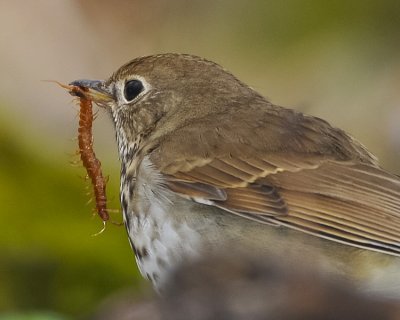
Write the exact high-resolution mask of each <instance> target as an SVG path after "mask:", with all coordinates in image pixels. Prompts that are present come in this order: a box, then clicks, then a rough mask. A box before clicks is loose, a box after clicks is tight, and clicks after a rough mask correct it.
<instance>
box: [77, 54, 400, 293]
mask: <svg viewBox="0 0 400 320" xmlns="http://www.w3.org/2000/svg"><path fill="white" fill-rule="evenodd" d="M70 85H71V86H78V87H81V88H84V89H85V90H84V92H83V94H84V95H85V96H86V98H87V99H90V100H92V101H93V102H94V103H96V104H97V105H98V106H99V107H101V108H104V109H106V110H107V111H108V113H109V114H110V116H111V119H112V122H113V124H114V127H115V132H116V141H117V145H118V153H119V158H120V162H121V172H120V173H121V179H120V202H121V207H122V211H123V219H124V224H125V226H126V229H127V233H128V239H129V242H130V244H131V247H132V249H133V251H134V254H135V257H136V262H137V265H138V268H139V270H140V272H141V273H142V275H143V276H144V277H145V278H147V279H149V280H150V281H151V283H152V284H153V286H154V288H155V289H156V290H158V291H162V288H163V284H165V282H166V281H167V280H168V278H169V277H170V275H171V273H173V272H174V270H176V269H177V268H178V267H179V266H180V265H181V264H182V263H184V262H187V261H194V260H196V259H200V258H201V257H204V256H211V255H212V254H215V253H218V252H219V253H220V254H223V252H228V251H231V250H238V251H241V252H262V254H267V255H270V256H274V257H278V258H279V257H281V258H285V259H287V261H288V264H289V265H291V266H292V267H293V268H296V266H297V265H299V264H303V263H308V264H312V265H313V266H314V267H316V269H317V270H320V272H322V273H324V274H328V275H329V274H332V275H335V276H336V275H339V276H341V277H343V278H344V279H347V280H349V281H351V282H352V284H354V286H356V287H357V288H358V289H359V290H361V291H362V292H365V293H366V294H371V295H382V296H384V297H390V298H400V178H399V176H397V175H395V174H391V173H389V172H387V171H385V170H384V169H382V168H381V166H380V164H379V162H378V159H377V158H376V157H375V156H374V155H373V154H372V153H371V152H369V151H368V150H367V149H366V147H364V146H363V145H362V144H361V143H360V142H358V141H357V140H356V139H355V138H353V137H352V136H350V135H349V134H347V133H346V132H345V131H343V130H341V129H338V128H336V127H334V126H331V125H330V124H329V123H328V122H327V121H325V120H323V119H320V118H317V117H314V116H311V115H306V114H303V113H301V112H298V111H295V110H293V109H290V108H285V107H281V106H278V105H275V104H273V103H272V102H270V101H269V100H268V99H267V98H265V97H264V96H262V95H261V94H259V93H258V92H257V91H255V90H254V89H252V88H251V87H250V86H248V85H246V84H245V83H244V82H242V81H240V80H239V79H238V78H237V77H235V76H234V75H233V74H232V73H230V72H229V71H227V70H225V69H224V68H223V67H222V66H220V65H219V64H217V63H215V62H212V61H210V60H207V59H204V58H201V57H198V56H195V55H190V54H177V53H163V54H155V55H150V56H144V57H139V58H135V59H133V60H131V61H129V62H128V63H126V64H124V65H123V66H122V67H120V68H119V69H118V70H117V71H115V72H114V73H113V74H112V75H111V76H110V77H109V78H108V79H106V80H87V79H80V80H75V81H72V82H71V83H70ZM72 94H73V93H72ZM238 258H239V255H238Z"/></svg>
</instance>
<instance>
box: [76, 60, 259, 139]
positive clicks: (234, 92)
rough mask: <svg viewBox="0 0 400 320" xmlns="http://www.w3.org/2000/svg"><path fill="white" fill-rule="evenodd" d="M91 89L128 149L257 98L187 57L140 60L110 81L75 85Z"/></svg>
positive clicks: (213, 68) (219, 72)
mask: <svg viewBox="0 0 400 320" xmlns="http://www.w3.org/2000/svg"><path fill="white" fill-rule="evenodd" d="M71 84H72V85H75V86H81V87H85V88H88V89H89V91H88V92H89V93H88V96H89V97H90V98H91V99H92V100H93V101H94V102H95V103H97V104H98V105H100V106H102V107H106V108H107V109H108V110H109V111H110V112H111V114H112V117H113V119H114V122H115V126H116V130H117V136H118V137H119V138H120V139H119V140H121V141H122V140H124V141H125V142H123V143H127V144H129V143H135V144H138V142H140V143H142V142H143V141H144V140H146V139H145V137H147V136H149V135H151V134H153V133H154V134H155V135H156V136H157V137H162V136H163V134H165V133H167V132H171V131H173V130H174V129H175V128H177V127H179V126H181V125H183V124H185V123H188V122H190V121H195V120H196V119H200V118H203V117H204V116H206V115H208V114H210V113H214V112H223V111H224V110H225V109H226V108H227V107H229V103H230V102H231V101H239V100H241V99H243V98H244V97H247V98H248V97H252V96H254V95H256V93H255V92H254V91H253V90H251V89H250V88H249V87H248V86H246V85H245V84H243V83H242V82H240V81H239V80H237V79H236V78H235V77H234V76H233V75H232V74H230V73H228V72H227V71H225V70H224V69H222V68H221V67H220V66H219V65H217V64H216V63H214V62H211V61H207V60H204V59H202V58H199V57H196V56H191V55H184V54H161V55H154V56H147V57H142V58H137V59H134V60H132V61H130V62H129V63H127V64H125V65H123V66H122V67H121V68H119V69H118V70H117V71H116V72H115V73H114V74H113V75H112V76H111V77H110V78H109V79H108V80H106V81H88V80H78V81H74V82H72V83H71ZM138 137H140V139H139V140H140V141H138Z"/></svg>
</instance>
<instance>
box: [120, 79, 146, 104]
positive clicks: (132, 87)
mask: <svg viewBox="0 0 400 320" xmlns="http://www.w3.org/2000/svg"><path fill="white" fill-rule="evenodd" d="M142 91H143V84H142V82H140V81H139V80H130V81H128V82H127V83H125V89H124V96H125V99H126V101H128V102H129V101H132V100H133V99H135V98H136V97H137V96H138V95H139V93H141V92H142Z"/></svg>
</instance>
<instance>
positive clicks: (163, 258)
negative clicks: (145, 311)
mask: <svg viewBox="0 0 400 320" xmlns="http://www.w3.org/2000/svg"><path fill="white" fill-rule="evenodd" d="M128 171H129V170H128ZM128 176H129V175H128V174H127V175H126V176H125V179H126V178H127V177H128ZM121 182H122V181H121ZM123 183H125V184H129V183H130V185H129V188H133V190H131V191H129V188H124V190H125V193H124V194H121V197H122V198H124V197H125V198H126V197H128V199H129V195H130V196H131V199H129V201H128V205H127V208H126V209H127V210H126V211H127V212H124V218H125V221H126V225H127V228H128V234H129V238H130V242H131V245H132V247H133V249H134V250H135V252H136V261H137V264H138V266H139V269H140V272H141V273H142V275H143V276H144V277H146V278H148V279H150V280H151V281H152V282H153V285H154V286H155V288H157V289H159V288H160V286H162V284H163V283H164V282H165V280H166V278H167V277H168V274H169V273H170V272H171V271H173V270H174V268H176V267H177V266H178V265H179V264H180V263H181V262H182V260H184V259H190V258H192V257H196V256H197V255H198V253H199V250H200V235H199V234H198V233H197V232H196V231H195V230H193V229H191V228H190V227H189V226H188V224H187V223H186V221H185V218H184V217H183V216H182V214H180V213H179V212H176V209H175V206H174V203H173V199H175V197H174V196H173V194H172V192H171V191H169V190H167V189H166V187H165V186H164V185H163V181H162V176H161V175H160V174H159V173H158V172H157V171H156V170H155V168H154V167H153V166H152V164H151V162H150V160H149V159H148V158H145V159H144V160H143V161H142V163H141V164H140V167H139V169H138V170H137V175H136V181H135V182H132V181H124V182H123ZM125 186H126V185H125ZM122 201H123V199H122Z"/></svg>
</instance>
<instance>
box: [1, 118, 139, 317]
mask: <svg viewBox="0 0 400 320" xmlns="http://www.w3.org/2000/svg"><path fill="white" fill-rule="evenodd" d="M15 136H16V134H15V132H13V130H10V129H9V127H7V126H6V125H1V126H0V145H1V155H0V181H1V182H2V183H1V185H0V198H1V203H2V204H3V205H2V213H1V219H2V232H1V233H0V251H1V256H0V268H1V272H0V310H1V309H3V310H5V309H8V310H10V309H14V310H19V309H28V310H29V309H31V310H36V309H44V310H58V311H59V312H65V313H69V314H77V313H85V312H88V311H89V310H91V309H93V307H94V306H95V305H97V304H98V303H99V302H100V301H101V300H102V299H104V297H106V296H107V295H108V294H109V293H110V292H113V291H115V290H117V289H121V288H124V287H131V288H135V287H136V288H138V286H139V279H140V278H139V277H138V274H137V272H136V268H135V265H134V258H133V254H132V252H131V249H130V247H129V244H128V241H127V238H126V232H125V230H124V227H122V226H115V225H112V224H108V227H107V229H106V230H105V231H104V232H103V233H102V234H100V235H98V236H93V234H95V233H96V232H98V231H99V230H101V228H102V224H101V222H100V220H99V218H98V217H97V216H95V217H93V218H92V217H91V211H92V207H93V204H90V205H86V202H87V200H88V199H89V198H90V196H87V195H86V194H85V193H86V191H85V187H84V186H85V185H87V186H89V182H88V181H86V182H85V181H84V179H82V178H79V177H78V173H79V174H82V176H84V172H83V168H75V167H72V166H71V165H70V164H69V163H68V161H67V159H68V157H67V156H66V157H65V159H47V158H46V159H44V158H41V156H40V155H39V154H38V153H37V152H35V151H34V150H35V149H34V148H32V146H31V147H27V145H24V144H23V143H22V142H21V141H16V139H15ZM36 147H38V146H37V145H36ZM38 149H39V148H38ZM114 176H117V173H115V175H114ZM89 187H90V186H89ZM110 187H111V188H110V190H109V194H118V191H117V188H116V186H113V185H112V184H110ZM89 191H90V190H89ZM114 200H115V201H111V203H110V204H109V206H110V207H111V208H112V207H114V208H118V207H119V206H118V202H117V201H116V199H114ZM112 218H113V219H114V220H118V219H120V215H119V214H113V217H112Z"/></svg>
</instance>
